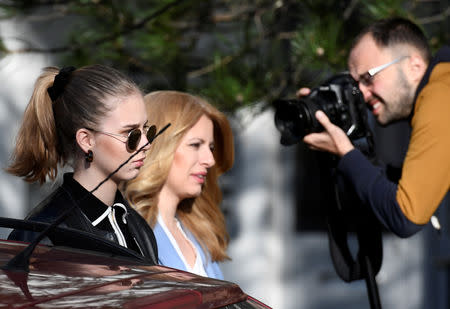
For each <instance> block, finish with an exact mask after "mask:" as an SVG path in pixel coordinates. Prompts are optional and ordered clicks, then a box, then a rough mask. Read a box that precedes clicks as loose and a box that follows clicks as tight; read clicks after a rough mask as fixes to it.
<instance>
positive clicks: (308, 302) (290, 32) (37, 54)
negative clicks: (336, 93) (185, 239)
mask: <svg viewBox="0 0 450 309" xmlns="http://www.w3.org/2000/svg"><path fill="white" fill-rule="evenodd" d="M449 2H450V1H442V0H441V1H439V0H417V1H398V0H377V1H364V0H359V1H358V0H342V1H332V0H328V1H327V0H314V1H313V0H309V1H308V0H304V1H293V0H277V1H265V0H253V1H246V0H185V1H182V0H179V1H173V0H172V1H169V0H159V1H152V0H134V1H133V0H129V1H121V0H77V1H75V0H73V1H72V0H10V1H8V0H0V81H1V82H0V165H1V168H2V170H1V171H0V216H5V217H13V218H23V217H24V215H25V214H26V213H27V212H28V211H29V209H30V208H32V207H33V206H34V205H36V204H37V203H38V202H39V201H40V200H41V199H42V198H43V197H44V196H45V195H46V194H47V193H48V192H49V190H52V189H53V188H54V187H55V186H56V184H52V183H48V184H45V185H44V186H42V187H41V186H39V185H37V184H31V185H30V184H26V183H25V182H23V181H22V180H21V179H18V178H16V177H12V176H10V175H8V174H6V173H5V172H4V171H3V168H4V167H6V166H7V164H8V161H9V156H10V153H11V150H12V148H13V145H14V139H15V135H16V133H17V130H18V125H19V122H20V120H21V117H22V114H23V111H24V109H25V107H26V105H27V103H28V99H29V97H30V95H31V92H32V89H33V84H34V81H35V80H36V78H37V77H38V75H39V74H40V72H41V69H42V68H43V67H46V66H50V65H54V66H59V67H60V66H64V65H74V66H77V67H79V66H83V65H87V64H92V63H103V64H107V65H111V66H113V67H115V68H118V69H120V70H122V71H124V72H126V73H127V74H129V75H130V76H131V77H132V78H133V79H134V80H135V81H136V82H137V83H138V84H139V85H140V86H141V88H142V89H143V90H144V92H149V91H152V90H160V89H175V90H181V91H188V92H191V93H194V94H197V95H202V96H205V97H206V98H208V99H209V101H210V102H211V103H213V104H214V105H216V106H217V107H218V108H219V109H221V110H222V111H224V112H226V113H227V115H228V116H229V118H230V120H231V122H232V124H233V128H234V134H235V147H236V163H235V166H234V167H233V169H232V170H231V171H230V172H229V173H227V174H226V175H225V176H224V177H223V178H222V179H221V186H222V189H223V190H224V201H223V205H222V207H223V210H224V212H225V214H226V218H227V224H228V230H229V233H230V237H231V241H230V246H229V255H230V256H231V258H232V260H231V261H229V262H225V263H224V264H223V265H222V269H223V271H224V275H225V279H226V280H229V281H233V282H236V283H238V284H239V285H240V286H241V288H242V289H243V290H244V291H245V292H246V293H248V294H250V295H252V296H254V297H255V298H257V299H259V300H261V301H263V302H264V303H266V304H268V305H270V306H272V307H273V308H286V309H291V308H292V309H297V308H305V309H325V308H370V305H369V301H368V298H367V290H366V285H365V282H364V281H362V280H359V281H355V282H351V283H345V282H344V281H342V280H341V279H340V277H339V276H338V275H337V274H336V272H335V270H334V268H333V263H332V261H331V258H330V254H329V248H328V236H327V232H326V228H325V216H324V213H323V208H324V207H326V205H327V204H328V203H330V202H331V200H332V199H333V198H332V197H330V196H328V194H327V191H328V186H329V185H330V182H329V179H324V178H323V177H320V174H321V173H320V170H321V167H320V166H319V165H318V162H317V158H316V154H315V153H314V152H312V151H310V150H308V149H306V147H304V145H302V144H298V145H294V146H290V147H285V146H281V145H280V143H279V139H280V136H279V133H278V131H277V130H276V128H275V125H274V119H273V118H274V111H273V107H272V105H271V103H272V102H273V100H274V99H277V98H293V97H294V96H295V91H296V90H297V89H298V88H299V87H300V86H308V87H314V86H317V85H318V84H320V83H321V82H323V81H324V80H325V79H326V78H327V77H329V76H330V75H332V74H334V73H336V72H340V71H343V70H345V69H346V58H347V54H348V49H349V46H350V44H351V41H352V39H353V38H354V36H355V35H356V34H357V33H358V32H359V31H360V30H361V29H362V28H363V27H364V26H366V25H368V24H369V23H371V22H372V21H373V20H375V19H378V18H383V17H388V16H392V15H400V16H405V17H408V18H411V19H412V20H414V21H415V22H416V23H418V24H419V25H420V26H421V27H423V29H424V31H425V33H426V34H427V37H428V38H429V40H430V45H431V46H432V49H433V51H436V50H437V49H438V48H439V47H440V46H442V45H444V44H446V43H448V39H449V35H450V31H449V30H450V27H449V18H448V15H449V14H450V3H449ZM374 131H375V145H376V149H377V154H376V161H377V162H378V163H379V164H381V165H385V166H389V167H393V168H399V167H400V166H401V164H402V161H403V156H404V154H405V151H406V149H407V146H408V136H409V128H408V125H407V123H397V124H395V125H391V126H389V127H385V128H381V127H378V126H376V124H374ZM438 215H439V217H440V218H441V224H442V226H443V227H442V232H441V234H440V235H439V234H438V233H436V232H435V231H434V230H433V229H432V228H431V227H427V228H425V229H424V230H423V231H422V232H420V233H418V234H417V235H415V236H413V237H412V238H409V239H399V238H397V237H395V236H393V235H392V234H390V233H388V232H384V233H383V245H384V248H383V264H382V267H381V270H380V272H379V273H378V275H377V277H376V279H377V283H378V287H379V292H380V298H381V303H382V305H383V307H385V308H405V309H406V308H408V309H411V308H417V309H419V308H438V309H441V308H442V309H443V308H450V305H449V303H450V301H449V295H448V291H449V282H450V276H449V273H448V261H449V256H448V252H450V251H449V250H446V249H448V248H449V245H450V242H449V238H448V236H449V233H448V226H449V224H448V223H449V219H450V216H449V215H448V209H439V210H438ZM0 236H2V237H5V235H0ZM349 244H350V246H352V245H355V244H356V242H355V241H354V240H352V238H351V237H350V238H349ZM356 249H357V248H356ZM356 249H355V250H356ZM446 254H447V255H446Z"/></svg>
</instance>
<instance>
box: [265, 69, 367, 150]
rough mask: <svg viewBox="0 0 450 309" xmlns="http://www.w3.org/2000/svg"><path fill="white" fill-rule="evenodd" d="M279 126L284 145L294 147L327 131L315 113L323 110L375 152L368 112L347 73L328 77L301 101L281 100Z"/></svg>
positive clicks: (277, 112)
mask: <svg viewBox="0 0 450 309" xmlns="http://www.w3.org/2000/svg"><path fill="white" fill-rule="evenodd" d="M273 106H274V107H275V126H276V128H277V129H278V131H279V132H280V133H281V140H280V143H281V144H282V145H292V144H296V143H298V142H300V141H301V140H302V138H303V137H304V136H305V135H307V134H310V133H314V132H321V131H323V127H322V125H321V124H320V123H319V122H318V121H317V119H316V117H315V113H316V111H318V110H322V111H323V112H324V113H325V114H326V115H327V116H328V118H329V119H330V121H331V122H332V123H334V124H335V125H337V126H338V127H340V128H341V129H342V130H343V131H344V132H345V133H346V134H347V136H348V137H349V138H350V140H352V142H353V143H354V144H355V146H356V147H358V148H360V149H361V150H362V151H363V152H365V153H367V154H371V153H373V134H372V131H371V130H370V127H369V125H368V122H367V119H368V118H367V110H366V105H365V102H364V98H363V96H362V94H361V91H360V90H359V88H358V84H357V83H356V81H355V80H354V79H353V78H352V76H351V75H350V74H349V73H347V72H342V73H338V74H336V75H333V76H331V77H330V78H328V79H327V80H326V81H325V82H324V83H323V84H321V85H320V86H319V87H316V88H313V89H312V90H311V93H310V94H309V95H308V96H305V97H303V98H300V99H277V100H275V101H274V102H273Z"/></svg>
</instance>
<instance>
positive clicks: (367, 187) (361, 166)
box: [337, 149, 422, 237]
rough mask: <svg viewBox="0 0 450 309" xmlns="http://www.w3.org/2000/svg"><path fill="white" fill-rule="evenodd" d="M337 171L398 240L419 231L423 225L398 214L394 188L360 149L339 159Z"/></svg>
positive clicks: (398, 209)
mask: <svg viewBox="0 0 450 309" xmlns="http://www.w3.org/2000/svg"><path fill="white" fill-rule="evenodd" d="M337 172H338V173H340V174H342V175H343V176H344V177H346V178H347V179H348V180H349V181H350V182H351V183H352V185H353V187H354V188H355V191H356V193H357V194H358V196H359V198H360V199H361V201H362V202H364V203H365V204H367V205H369V206H370V207H371V208H372V210H373V212H374V213H375V215H376V216H377V218H378V220H380V222H381V223H382V224H383V225H384V226H385V227H386V228H387V229H389V230H390V231H392V232H393V233H395V234H396V235H398V236H400V237H409V236H411V235H413V234H414V233H416V232H418V231H419V230H420V229H421V227H422V225H418V224H415V223H414V222H412V221H411V220H409V219H408V218H407V217H406V216H405V215H404V213H403V212H402V211H401V209H400V206H399V204H398V203H397V200H396V191H397V185H396V184H395V183H392V182H390V181H389V180H388V179H387V178H386V177H385V175H384V172H383V171H382V169H380V168H377V167H375V166H374V165H373V164H372V163H370V162H369V160H368V159H367V158H366V157H365V156H364V155H363V154H362V153H361V152H360V151H359V150H357V149H354V150H352V151H350V152H349V153H347V154H346V155H345V156H344V157H342V158H341V160H340V161H339V164H338V167H337Z"/></svg>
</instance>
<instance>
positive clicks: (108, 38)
mask: <svg viewBox="0 0 450 309" xmlns="http://www.w3.org/2000/svg"><path fill="white" fill-rule="evenodd" d="M183 1H185V0H174V1H172V2H170V3H168V4H166V5H165V6H163V7H161V8H160V9H158V10H156V11H155V12H153V13H152V14H150V15H149V16H147V17H145V18H143V19H142V20H141V21H139V22H137V23H135V24H134V25H131V26H129V27H126V28H124V29H122V31H119V32H116V33H112V34H110V35H106V36H104V37H102V38H99V39H96V40H93V41H92V42H90V43H83V44H74V45H70V46H61V47H54V48H38V47H26V48H22V49H17V50H6V53H8V54H21V53H49V54H55V53H63V52H68V51H74V50H77V49H80V48H82V47H85V46H86V45H90V46H98V45H100V44H103V43H106V42H109V41H113V40H115V39H117V38H119V37H121V36H124V35H127V34H130V33H131V32H133V31H135V30H138V29H140V28H143V27H144V26H145V25H146V24H147V23H149V22H150V21H152V20H153V19H155V18H156V17H158V16H160V15H162V14H164V13H165V12H167V11H168V10H169V9H171V8H172V7H174V6H177V5H179V4H181V3H182V2H183Z"/></svg>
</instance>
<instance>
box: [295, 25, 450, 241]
mask: <svg viewBox="0 0 450 309" xmlns="http://www.w3.org/2000/svg"><path fill="white" fill-rule="evenodd" d="M348 66H349V71H350V74H351V75H352V77H353V78H354V79H355V80H356V81H357V82H358V85H359V88H360V90H361V92H362V94H363V96H364V100H365V101H366V103H367V104H368V106H369V108H370V109H371V111H372V113H373V115H374V116H375V117H376V119H377V121H378V122H379V123H380V124H381V125H387V124H389V123H392V122H394V121H396V120H401V119H408V120H409V123H410V125H411V128H412V132H411V139H410V142H409V148H408V151H407V154H406V158H405V161H404V164H403V167H402V175H401V178H400V180H399V182H398V184H396V183H393V182H390V181H389V180H388V179H387V178H386V177H385V175H384V174H383V171H382V170H381V169H379V168H377V167H375V166H373V165H372V164H371V163H370V162H369V160H368V159H367V158H366V157H365V156H364V155H363V154H362V153H361V152H360V151H359V150H358V149H356V148H355V147H354V146H353V144H352V142H351V141H350V139H349V138H348V137H347V135H346V134H345V133H344V131H343V130H342V129H341V128H339V127H338V126H336V125H334V124H332V123H331V122H330V121H329V119H328V117H327V116H326V115H325V113H323V112H322V111H318V112H316V114H315V116H316V118H317V120H318V121H319V122H320V123H321V124H322V126H323V127H324V128H325V131H323V132H321V133H312V134H308V135H306V136H305V137H304V139H303V141H304V142H305V143H306V144H308V145H309V146H310V147H311V148H312V149H315V150H320V151H326V152H329V153H332V154H335V155H337V156H339V157H340V160H339V163H338V166H337V172H338V174H339V175H342V176H343V177H345V178H346V179H347V180H349V181H350V183H351V184H352V185H353V187H354V189H355V191H356V192H357V194H358V196H359V197H360V199H361V200H362V201H363V202H364V203H365V204H368V205H370V207H371V208H372V210H373V211H374V213H375V215H376V216H377V218H378V219H379V220H380V221H381V222H382V223H383V224H384V225H385V226H386V227H387V228H388V229H389V230H391V231H392V232H393V233H395V234H396V235H398V236H400V237H409V236H411V235H413V234H414V233H416V232H418V231H419V230H420V229H421V228H422V227H423V226H424V225H425V224H426V223H427V222H428V221H429V220H430V218H431V216H432V215H433V213H434V212H435V211H436V209H437V208H438V206H439V204H440V203H441V202H442V200H443V198H444V197H445V195H446V194H447V192H448V191H449V188H450V137H449V136H448V135H449V134H450V102H448V101H449V100H450V99H449V94H450V48H448V47H444V48H442V49H441V50H439V51H438V52H437V54H436V56H435V57H434V58H431V55H430V51H429V47H428V44H427V40H426V38H425V36H424V35H423V33H422V31H421V30H420V29H419V27H418V26H417V25H415V24H413V23H412V22H410V21H408V20H406V19H403V18H392V19H384V20H380V21H378V22H376V23H374V24H373V25H371V26H369V27H368V28H366V29H365V30H364V31H363V32H362V33H360V34H359V35H358V37H357V38H356V40H355V43H354V45H353V46H352V48H351V51H350V55H349V59H348ZM307 93H308V90H307V89H305V88H303V89H301V90H300V91H299V95H305V94H307Z"/></svg>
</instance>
